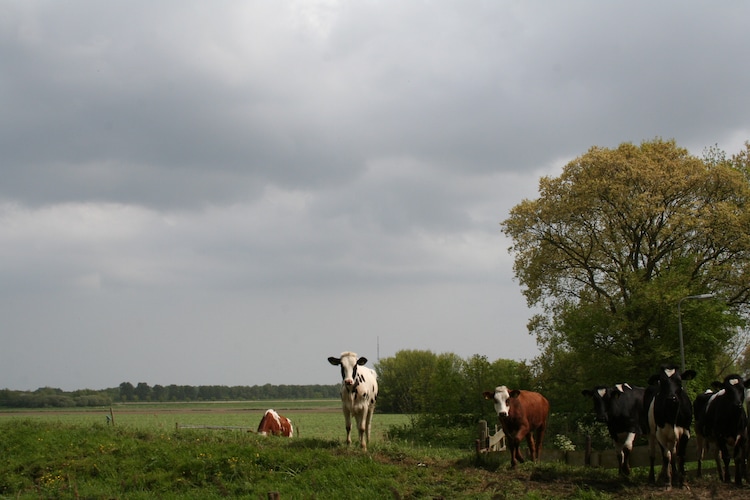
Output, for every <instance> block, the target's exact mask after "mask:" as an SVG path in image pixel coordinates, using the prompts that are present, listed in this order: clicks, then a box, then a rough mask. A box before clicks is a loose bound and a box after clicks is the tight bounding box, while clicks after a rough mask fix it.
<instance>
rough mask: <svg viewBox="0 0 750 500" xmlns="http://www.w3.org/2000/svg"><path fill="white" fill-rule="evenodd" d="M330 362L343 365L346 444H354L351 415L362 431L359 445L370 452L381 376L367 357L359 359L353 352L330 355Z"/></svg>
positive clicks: (342, 392)
mask: <svg viewBox="0 0 750 500" xmlns="http://www.w3.org/2000/svg"><path fill="white" fill-rule="evenodd" d="M328 362H329V363H331V364H332V365H334V366H341V381H342V382H341V406H342V408H343V411H344V422H345V423H346V444H347V445H348V444H351V442H352V438H351V432H352V415H354V419H355V420H356V421H357V429H359V445H360V446H361V447H362V449H363V450H367V443H368V442H369V441H370V426H371V424H372V414H373V413H375V402H376V400H377V398H378V377H377V374H376V373H375V370H371V369H370V368H367V367H366V366H364V365H365V363H367V358H365V357H361V358H358V357H357V355H356V354H355V353H353V352H348V351H346V352H342V353H341V356H340V357H338V358H335V357H333V356H331V357H330V358H328Z"/></svg>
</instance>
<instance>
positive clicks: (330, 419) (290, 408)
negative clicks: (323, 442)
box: [0, 400, 409, 441]
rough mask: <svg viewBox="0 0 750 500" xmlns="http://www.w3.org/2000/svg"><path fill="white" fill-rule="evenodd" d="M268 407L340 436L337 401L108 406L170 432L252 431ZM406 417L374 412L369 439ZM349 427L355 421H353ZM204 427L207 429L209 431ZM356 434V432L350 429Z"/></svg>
mask: <svg viewBox="0 0 750 500" xmlns="http://www.w3.org/2000/svg"><path fill="white" fill-rule="evenodd" d="M269 408H273V409H274V410H276V411H277V412H279V413H280V414H282V415H284V416H285V417H287V418H289V419H291V420H292V423H293V425H294V428H295V436H296V437H309V438H316V439H343V438H344V436H345V430H344V417H343V416H342V414H341V402H340V401H339V400H299V401H297V400H283V401H249V402H244V401H243V402H207V403H142V404H139V403H128V404H120V405H113V406H112V413H111V415H112V416H113V417H114V425H115V427H117V428H130V429H141V430H161V431H167V430H174V429H176V427H177V424H180V425H208V426H227V427H243V428H246V429H247V430H255V429H256V428H257V426H258V424H259V423H260V419H261V417H262V416H263V413H264V412H265V411H266V410H267V409H269ZM109 416H110V409H109V407H107V408H96V409H76V408H72V409H43V410H31V411H29V410H27V409H17V410H6V411H0V422H3V421H6V420H8V419H18V418H25V419H31V420H35V421H42V422H56V423H61V424H72V425H95V424H104V425H109V423H108V420H107V417H109ZM408 421H409V417H408V416H406V415H391V414H378V415H377V419H375V420H374V423H373V433H372V436H371V439H372V440H373V441H379V440H381V439H383V433H384V432H385V431H386V430H387V429H388V428H389V427H391V426H393V425H403V424H405V423H407V422H408ZM352 425H354V423H353V424H352ZM208 431H209V430H206V432H208ZM354 434H355V437H356V431H355V433H354Z"/></svg>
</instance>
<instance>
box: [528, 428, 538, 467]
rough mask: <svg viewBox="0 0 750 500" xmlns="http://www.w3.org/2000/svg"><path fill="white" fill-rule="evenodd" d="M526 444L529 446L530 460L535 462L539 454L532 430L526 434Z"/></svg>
mask: <svg viewBox="0 0 750 500" xmlns="http://www.w3.org/2000/svg"><path fill="white" fill-rule="evenodd" d="M526 444H527V445H528V447H529V456H530V460H531V461H532V462H535V461H536V459H537V456H536V441H534V435H533V433H532V432H529V433H528V434H526Z"/></svg>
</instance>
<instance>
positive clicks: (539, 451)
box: [534, 426, 546, 462]
mask: <svg viewBox="0 0 750 500" xmlns="http://www.w3.org/2000/svg"><path fill="white" fill-rule="evenodd" d="M545 430H546V429H545V427H543V426H542V427H540V428H538V429H537V430H536V453H535V454H534V456H535V459H536V460H537V461H538V462H541V461H542V443H543V442H544V431H545Z"/></svg>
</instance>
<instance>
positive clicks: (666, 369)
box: [664, 368, 677, 378]
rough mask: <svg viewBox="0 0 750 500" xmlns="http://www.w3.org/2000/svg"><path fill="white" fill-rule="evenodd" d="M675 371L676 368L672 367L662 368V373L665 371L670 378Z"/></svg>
mask: <svg viewBox="0 0 750 500" xmlns="http://www.w3.org/2000/svg"><path fill="white" fill-rule="evenodd" d="M676 372H677V370H675V369H674V368H665V369H664V373H666V374H667V377H670V378H671V377H672V375H674V374H675V373H676Z"/></svg>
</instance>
